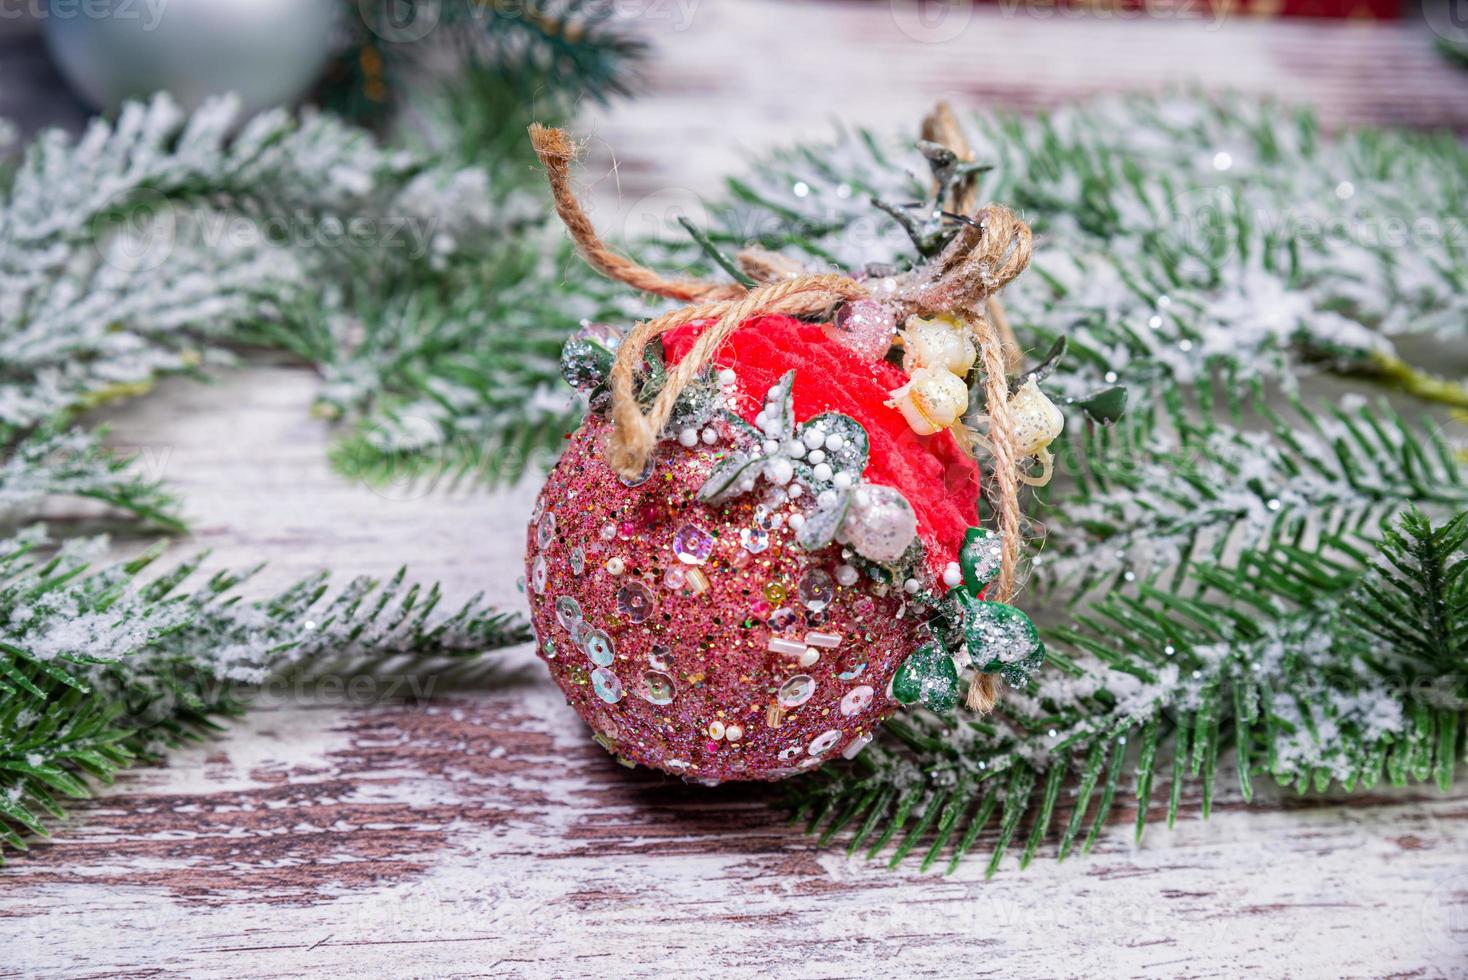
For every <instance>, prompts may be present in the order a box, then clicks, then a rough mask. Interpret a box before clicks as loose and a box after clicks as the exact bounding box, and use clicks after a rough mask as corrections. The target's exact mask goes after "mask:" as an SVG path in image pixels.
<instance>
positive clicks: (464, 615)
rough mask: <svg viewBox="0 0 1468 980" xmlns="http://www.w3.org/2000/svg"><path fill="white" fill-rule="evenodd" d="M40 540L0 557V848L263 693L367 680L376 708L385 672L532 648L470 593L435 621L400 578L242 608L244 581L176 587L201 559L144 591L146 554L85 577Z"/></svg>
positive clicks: (297, 592)
mask: <svg viewBox="0 0 1468 980" xmlns="http://www.w3.org/2000/svg"><path fill="white" fill-rule="evenodd" d="M44 543H45V542H44V539H43V537H42V536H41V535H40V534H39V533H38V532H37V531H34V530H32V531H30V532H28V533H26V534H25V535H23V536H22V537H21V538H18V539H15V540H12V541H9V542H5V543H3V544H0V840H3V841H5V842H7V843H9V844H11V845H13V846H15V847H19V848H24V847H25V846H26V844H25V837H26V835H27V834H44V833H45V823H46V822H47V820H49V819H50V818H57V819H59V818H61V817H62V816H63V815H64V809H63V807H62V806H61V805H60V803H59V800H58V797H72V798H79V797H84V796H86V795H88V782H89V781H90V780H92V779H95V780H100V781H102V782H109V781H110V780H111V779H112V777H113V776H114V775H115V774H116V773H117V772H118V771H119V770H120V769H122V768H124V767H126V766H129V765H134V764H137V763H138V762H140V761H146V760H149V759H153V758H156V757H157V755H158V754H159V753H160V752H162V751H164V750H165V749H167V748H169V747H172V746H175V745H177V744H179V743H181V742H183V741H187V740H190V739H192V738H197V737H199V736H200V735H201V734H204V733H206V732H208V731H211V730H214V729H215V728H217V725H218V722H217V719H219V718H221V717H225V716H229V715H233V714H237V713H238V712H240V711H241V710H243V708H244V707H245V706H246V705H247V704H248V703H249V702H250V701H251V700H252V699H253V698H254V697H255V696H256V695H257V693H258V692H259V691H260V690H261V689H262V686H264V685H271V684H274V683H279V682H282V681H283V680H284V679H289V678H310V679H312V680H313V681H314V682H316V683H318V684H319V683H320V681H321V680H322V679H323V678H330V679H332V680H335V681H339V682H341V683H340V685H338V687H337V688H336V689H340V690H355V689H356V685H352V686H348V685H350V684H351V681H352V680H353V679H354V678H365V679H367V680H369V681H371V682H372V683H371V690H372V692H373V694H374V695H375V696H381V695H382V694H383V693H387V692H391V691H392V690H393V686H390V685H387V684H386V683H385V682H386V681H388V680H391V679H392V676H393V675H392V674H390V673H389V671H396V672H397V673H398V674H399V675H412V676H414V677H416V678H419V679H421V678H424V677H432V676H433V675H434V674H435V673H442V672H444V671H445V670H448V669H450V668H452V667H454V666H455V665H460V664H476V663H479V662H480V660H481V658H482V655H483V654H484V653H486V652H489V651H492V650H498V649H502V648H505V647H508V646H513V645H515V644H519V643H523V642H525V641H527V640H528V639H529V637H530V634H529V631H528V629H527V627H526V625H525V624H524V622H523V621H521V620H520V619H519V618H518V617H515V616H508V615H505V614H503V613H498V612H495V611H494V610H492V609H489V608H487V607H485V606H484V604H483V601H482V598H481V597H478V596H476V597H475V598H473V599H471V600H469V601H468V602H467V603H465V604H464V605H463V606H462V607H460V608H459V609H458V610H456V611H453V612H450V613H442V612H440V611H439V609H438V607H439V604H440V602H441V598H442V597H441V593H440V592H439V590H438V588H437V587H436V586H435V587H432V588H430V589H426V590H425V589H421V588H420V587H419V586H416V585H414V586H410V587H407V586H405V582H404V574H403V573H402V572H399V573H398V574H397V575H396V576H395V577H394V578H393V579H391V580H390V581H388V582H385V583H381V582H376V581H373V580H370V579H357V580H354V581H353V582H351V583H349V584H348V585H347V586H346V587H344V588H343V589H341V590H340V591H338V592H336V593H335V594H334V595H333V594H332V593H331V592H330V591H329V589H328V586H327V581H326V578H325V576H324V575H323V576H317V577H314V578H311V579H307V580H304V581H302V582H299V583H297V584H295V585H293V586H291V587H289V588H287V589H285V590H284V591H282V592H280V593H279V594H277V595H275V596H273V597H270V598H268V599H263V600H257V601H246V600H243V599H241V598H240V597H239V596H238V595H237V589H238V587H239V586H240V584H241V583H242V582H243V581H245V579H246V578H248V576H249V574H251V573H250V572H246V573H242V574H235V573H219V574H216V575H214V576H213V577H211V578H210V579H209V580H208V581H207V582H205V583H204V584H203V585H201V586H199V587H198V588H196V589H195V590H194V591H192V592H184V591H183V590H182V589H183V585H184V583H185V581H186V580H188V579H189V578H190V576H192V575H193V574H194V573H195V572H196V571H197V569H198V567H199V564H200V563H201V561H202V558H203V556H199V557H198V558H195V559H193V560H191V561H188V562H185V563H183V564H181V565H179V566H177V567H175V568H173V569H171V570H168V571H166V572H164V573H162V574H161V575H159V576H158V577H156V578H153V579H152V580H151V581H147V582H144V581H143V580H142V578H141V573H142V572H143V571H144V570H145V569H146V568H148V566H149V565H150V564H151V563H152V562H153V561H154V560H155V559H156V557H157V552H153V553H149V554H148V555H145V556H143V557H142V558H140V559H138V560H136V561H133V562H130V563H127V564H125V565H116V566H111V567H107V568H103V569H101V570H100V571H92V570H91V568H90V565H89V558H90V557H91V556H90V555H88V554H87V553H86V546H85V545H84V544H82V543H69V544H68V545H66V546H64V547H63V549H62V550H61V551H60V552H59V553H58V554H56V555H54V556H52V557H49V558H48V557H45V556H43V555H41V554H40V551H41V546H42V545H43V544H44ZM410 689H411V688H410ZM416 689H417V690H422V684H421V683H420V684H418V685H417V687H416Z"/></svg>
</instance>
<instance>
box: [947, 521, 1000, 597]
mask: <svg viewBox="0 0 1468 980" xmlns="http://www.w3.org/2000/svg"><path fill="white" fill-rule="evenodd" d="M1003 557H1004V555H1003V550H1002V543H1001V540H1000V536H999V534H998V532H995V531H990V530H989V529H988V528H982V527H971V528H969V529H968V531H967V532H966V533H965V534H964V536H963V547H961V548H960V549H959V550H958V567H959V568H961V569H963V587H964V588H965V589H967V590H968V594H969V595H975V596H976V595H978V594H979V593H980V592H982V591H983V590H984V587H985V586H987V585H988V584H989V583H990V582H992V581H994V579H996V578H998V577H999V565H1000V563H1001V562H1002V561H1003Z"/></svg>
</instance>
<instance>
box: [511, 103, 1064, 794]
mask: <svg viewBox="0 0 1468 980" xmlns="http://www.w3.org/2000/svg"><path fill="white" fill-rule="evenodd" d="M531 140H532V142H533V143H534V145H535V148H536V152H537V155H538V156H539V158H540V161H541V163H542V165H544V166H545V168H546V172H547V176H548V178H549V181H550V184H551V190H552V193H553V195H554V196H555V201H556V210H557V212H558V213H559V214H560V215H561V216H562V218H563V220H564V221H565V223H566V226H567V229H568V230H569V231H570V233H571V235H572V237H573V238H574V239H575V241H576V243H577V245H578V246H579V247H580V249H581V251H582V254H583V256H584V257H585V258H586V259H587V261H588V263H590V264H591V265H592V266H593V267H594V268H597V269H598V270H599V271H601V272H603V273H605V274H607V275H608V276H610V277H611V278H613V279H616V280H618V281H621V282H624V283H626V284H627V285H629V286H631V287H634V288H636V289H638V290H640V291H643V292H651V293H655V294H658V295H662V296H666V297H669V298H672V299H678V300H682V301H684V302H687V303H688V304H689V305H686V306H684V307H682V308H681V309H678V310H674V311H671V312H669V313H666V314H661V315H659V316H657V317H655V318H653V319H651V320H647V321H644V322H642V323H639V324H638V325H637V326H636V327H635V328H634V329H633V330H631V331H630V332H628V333H627V334H626V335H625V336H624V335H623V334H622V333H621V332H620V331H617V330H611V329H605V328H596V329H591V328H588V329H585V330H583V331H582V332H581V333H580V334H578V335H577V336H576V337H575V338H573V339H572V341H571V342H570V343H569V344H568V346H567V350H566V352H565V354H564V356H563V359H562V366H563V373H564V374H565V376H566V378H567V380H568V381H569V382H571V384H572V385H573V386H574V387H576V388H578V389H580V390H581V391H582V392H583V394H584V395H585V396H586V399H587V403H588V407H589V409H590V413H589V414H588V415H587V417H586V419H585V421H584V422H583V424H582V425H581V426H580V427H579V428H578V429H577V430H576V431H575V432H573V433H571V434H570V435H569V436H568V437H567V442H566V447H565V451H564V453H563V455H562V456H561V459H560V461H559V463H558V464H557V466H556V468H555V470H554V471H553V472H552V473H551V475H550V477H549V479H548V480H547V483H546V485H545V487H544V489H543V490H542V491H541V494H540V496H539V499H538V500H537V502H536V506H535V513H534V515H533V517H532V521H531V526H530V528H529V530H528V532H527V537H526V543H527V554H526V570H527V574H526V579H527V582H528V584H529V587H528V588H527V590H526V595H527V598H528V599H529V601H530V606H531V613H532V625H533V628H534V631H535V633H536V640H537V643H536V649H537V650H538V651H540V652H541V656H542V657H543V659H544V661H545V663H546V665H547V667H548V668H549V670H550V672H551V675H552V677H553V678H554V679H555V680H556V682H557V683H558V684H559V686H560V687H561V689H562V691H563V692H564V693H565V695H566V698H567V701H568V702H569V703H570V704H571V705H572V706H573V707H574V708H575V709H576V711H577V712H578V713H579V714H580V715H581V717H582V718H583V719H584V720H585V721H586V722H587V724H589V725H590V726H591V727H592V728H593V731H594V739H595V741H597V742H598V743H599V744H601V745H603V746H604V747H606V748H607V749H608V750H610V751H611V752H613V753H614V754H615V755H617V756H618V757H619V758H620V759H621V761H623V762H625V763H627V764H629V765H634V764H644V765H648V766H652V767H655V768H658V769H661V770H663V771H665V772H669V773H673V774H677V775H681V776H683V777H685V778H689V779H694V780H697V781H700V782H705V783H718V782H722V781H724V780H730V779H764V780H769V779H779V778H782V777H785V776H789V775H793V774H795V773H798V772H801V771H803V770H808V769H811V768H813V767H815V766H819V765H821V764H822V763H823V762H824V761H825V760H827V759H831V758H837V757H845V758H851V757H853V756H854V755H855V754H856V753H858V752H860V751H861V750H862V748H863V747H864V746H866V745H867V744H868V743H869V742H870V741H871V740H872V738H873V734H874V731H875V729H876V727H877V725H879V724H880V723H881V722H882V720H883V719H884V718H886V717H887V716H888V715H889V714H891V713H892V712H893V711H895V710H896V709H897V708H898V707H899V706H900V705H901V704H922V705H924V706H926V707H927V708H929V709H931V710H934V711H940V712H944V711H951V710H953V709H954V708H955V707H956V705H957V703H958V702H959V700H960V694H959V686H960V683H959V682H960V671H964V670H969V669H972V670H974V671H976V672H977V673H975V674H974V676H973V678H972V683H971V685H970V687H969V692H968V698H967V703H968V705H969V707H970V708H972V709H974V710H978V711H982V710H986V709H987V707H989V706H992V704H993V703H994V700H995V697H994V685H995V683H996V681H995V678H994V677H993V676H991V675H1002V676H1003V678H1004V679H1005V680H1007V681H1009V682H1010V683H1012V684H1027V683H1028V673H1029V671H1030V670H1032V669H1033V668H1034V667H1035V666H1037V665H1038V663H1039V661H1040V660H1041V659H1043V656H1044V648H1043V646H1042V645H1041V644H1040V643H1039V642H1038V638H1037V636H1036V635H1035V633H1034V629H1033V626H1031V625H1029V621H1028V619H1027V618H1025V617H1024V615H1023V613H1020V612H1019V611H1018V610H1016V609H1013V608H1012V607H1009V606H1006V605H1003V604H1002V603H1000V602H997V601H994V602H991V601H986V597H985V587H984V586H983V585H980V584H978V581H979V579H980V578H981V577H983V576H984V575H985V574H987V572H988V569H987V568H985V567H984V566H985V564H986V559H987V555H985V554H983V553H981V550H980V549H979V546H977V545H975V544H974V540H973V536H972V535H971V533H970V532H971V525H972V524H974V523H975V522H976V519H977V513H976V510H977V502H978V499H979V489H980V488H979V485H978V483H979V480H978V467H977V465H976V462H975V457H974V456H973V455H972V448H973V446H974V445H975V443H976V441H977V440H975V439H973V438H970V436H971V435H972V433H971V432H970V431H969V430H968V427H967V426H964V428H962V429H959V428H958V427H959V426H960V424H961V423H962V420H963V416H964V413H965V412H966V410H967V408H968V402H969V386H970V383H972V382H973V381H974V379H975V378H980V377H981V378H982V380H983V382H984V385H985V395H986V398H987V401H988V404H989V405H991V406H996V410H997V411H999V412H1000V413H1001V415H1004V414H1005V413H1006V412H1007V411H1008V410H1009V409H1010V407H1011V406H1010V403H1009V399H1007V398H1006V397H1005V395H1006V394H1008V392H1007V391H1006V387H1007V386H1008V384H1009V382H1008V381H1007V379H1006V378H1005V373H1006V372H1005V369H1004V366H1003V364H1002V363H1001V361H1002V355H1001V347H1000V344H1001V341H1000V339H999V337H998V335H997V333H996V330H995V328H994V327H993V325H992V324H991V323H990V321H989V319H988V318H987V314H986V313H983V314H981V313H980V312H979V311H980V310H987V311H991V312H994V315H995V316H996V317H1002V311H999V309H998V307H997V297H995V296H994V295H993V294H994V293H995V292H996V291H997V290H998V289H1000V288H1002V287H1003V286H1004V284H1005V283H1007V282H1008V281H1010V280H1011V279H1012V278H1013V277H1014V276H1015V275H1017V274H1018V273H1019V272H1020V271H1021V270H1022V269H1023V268H1024V266H1025V264H1026V263H1027V261H1028V258H1029V254H1030V247H1031V236H1030V231H1029V228H1028V227H1027V226H1025V225H1024V223H1023V222H1021V221H1019V220H1018V219H1017V218H1016V217H1015V216H1014V215H1013V213H1012V212H1010V211H1008V210H1007V209H1005V208H1003V207H1000V206H990V207H987V208H984V209H982V210H980V211H977V212H975V213H974V214H973V216H971V217H970V216H969V215H968V214H967V212H969V211H970V210H971V208H970V207H969V206H967V205H961V206H959V208H958V210H959V211H961V212H964V213H963V214H961V215H958V216H954V215H950V214H949V213H948V212H947V211H945V210H941V209H940V208H939V201H938V200H937V196H935V198H934V200H933V201H931V202H928V203H927V204H925V205H923V207H924V208H925V209H926V213H927V214H928V215H930V216H931V220H928V221H925V222H924V223H923V225H922V231H921V236H919V235H918V234H917V233H916V232H914V240H915V241H916V242H917V243H918V245H919V249H920V251H921V252H922V254H923V255H924V256H925V257H926V258H925V259H924V260H923V261H922V262H920V263H919V264H917V265H915V266H914V267H912V268H910V269H905V270H902V271H899V272H894V273H892V274H891V275H890V276H889V277H887V278H886V279H873V278H870V277H863V278H860V279H858V278H853V277H852V276H850V275H846V274H843V273H840V272H827V273H821V274H811V275H805V274H802V272H801V271H800V270H795V271H793V272H779V273H777V274H773V275H766V274H762V273H760V272H759V271H758V270H759V269H764V270H765V271H766V272H768V271H770V270H772V269H774V268H775V266H776V264H775V263H770V262H768V261H755V262H754V264H753V265H750V264H749V262H750V261H751V260H750V257H749V250H746V251H745V252H741V253H740V254H739V255H738V256H737V257H736V258H735V262H736V263H737V266H738V268H739V270H740V272H739V278H740V280H741V282H740V283H738V284H734V283H727V282H699V281H696V280H671V279H667V278H665V277H664V276H662V275H661V274H659V273H658V272H656V271H655V270H652V269H649V268H646V267H644V266H641V265H639V264H638V263H636V262H634V261H633V260H631V259H628V258H627V257H626V256H623V255H618V254H616V253H615V252H613V251H612V250H610V249H608V248H607V246H606V245H605V243H603V242H602V241H601V240H600V239H599V238H598V237H597V236H596V234H595V232H594V230H593V229H592V226H591V222H590V220H589V218H588V217H587V215H586V214H585V211H584V210H583V209H582V208H581V206H580V204H579V203H578V202H577V201H576V200H575V196H574V194H573V193H572V191H571V190H570V180H569V177H570V174H569V165H570V162H571V161H572V159H573V158H574V156H575V151H574V146H573V144H572V143H571V141H570V140H569V139H568V138H567V136H566V134H564V133H562V132H559V131H556V130H548V129H546V128H544V127H541V126H532V127H531ZM934 175H935V177H938V178H939V190H940V194H941V192H942V189H943V187H944V186H945V185H944V184H943V180H944V178H943V177H942V175H941V174H940V173H939V171H938V170H937V169H936V168H935V172H934ZM806 190H808V189H807V188H805V186H804V184H797V185H796V187H795V192H796V193H797V194H798V195H802V196H803V195H804V194H805V193H806ZM940 218H942V219H943V220H939V219H940ZM949 218H952V219H953V221H952V225H951V227H947V226H945V222H946V221H947V220H948V219H949ZM916 227H917V225H916V224H915V223H914V224H913V225H912V227H910V228H909V230H910V231H913V230H914V229H915V228H916ZM919 239H920V240H919ZM756 258H758V257H756ZM720 265H722V266H724V267H725V269H726V271H732V270H733V269H734V268H735V267H736V266H734V265H730V264H729V263H728V262H724V261H721V262H720ZM833 308H835V309H836V310H837V311H838V312H837V313H836V315H835V317H834V319H833V322H830V323H820V322H812V321H813V320H814V319H815V318H817V317H821V316H824V315H826V314H827V312H828V311H830V310H832V309H833ZM945 311H946V312H945ZM960 311H966V312H960ZM899 316H901V317H907V318H908V319H907V320H906V321H905V324H904V326H905V330H904V332H903V334H902V336H901V343H902V353H903V358H902V359H903V361H904V362H905V363H904V368H899V367H898V366H897V365H896V364H894V363H893V360H892V357H891V354H892V345H893V343H894V342H895V341H896V340H897V339H898V337H897V333H896V329H895V327H896V324H897V322H898V318H899ZM965 317H970V319H965ZM1001 322H1002V321H1001ZM976 344H977V345H979V346H977V347H976ZM976 355H981V356H982V359H983V362H984V367H983V371H982V374H981V375H975V374H974V371H973V369H974V366H975V364H976V362H977V357H976ZM1042 367H1043V365H1042ZM971 375H972V376H973V377H970V376H971ZM1033 377H1034V378H1039V377H1042V372H1041V370H1040V369H1036V372H1035V373H1033ZM1024 397H1027V398H1028V397H1031V396H1030V395H1029V394H1028V393H1027V394H1026V395H1025V396H1024ZM1014 407H1015V408H1017V409H1020V410H1021V411H1023V409H1024V405H1023V403H1021V404H1020V405H1016V406H1014ZM1040 407H1043V406H1040ZM1035 418H1036V419H1037V420H1038V422H1039V423H1040V426H1041V428H1042V429H1045V430H1047V431H1048V429H1051V428H1054V426H1053V424H1051V420H1050V419H1049V418H1048V417H1042V416H1039V415H1036V416H1035ZM1023 423H1024V419H1021V420H1020V427H1021V428H1022V429H1023V427H1024V425H1023ZM950 430H954V431H950ZM998 431H999V434H1000V436H1001V437H1002V438H1003V439H1005V440H1006V443H1007V444H1006V446H1005V447H1003V448H1005V449H1012V448H1013V447H1012V441H1013V440H1012V438H1011V435H1012V433H1011V432H1010V430H1009V427H1008V426H1007V425H1004V424H1001V425H1000V426H999V427H998ZM1037 431H1038V430H1037ZM1040 434H1041V435H1043V434H1044V433H1040ZM1000 455H1002V456H1003V458H1005V459H1006V460H1012V459H1013V454H1012V453H1011V454H1000ZM1015 487H1016V481H1015V480H1014V479H1011V478H1010V475H1009V473H1008V472H1007V471H1006V472H1001V473H1000V479H999V481H998V483H997V484H996V488H997V492H996V495H995V496H996V498H997V505H998V506H997V509H998V513H999V517H1000V520H1001V526H1002V527H1003V528H1004V529H1005V533H1006V537H1005V538H1004V539H1003V542H1002V543H1003V544H1004V546H1005V547H1004V548H1003V551H1002V555H1001V558H1002V575H1001V576H1000V577H999V578H998V579H997V580H996V581H997V583H998V585H997V588H996V590H995V591H996V595H995V596H993V597H992V598H995V599H1000V598H1008V597H1009V596H1010V595H1011V594H1012V586H1013V577H1014V567H1015V561H1016V554H1017V547H1016V546H1017V542H1018V529H1017V527H1016V515H1017V514H1018V507H1019V504H1018V500H1017V496H1016V489H1015ZM966 541H967V542H968V543H969V545H970V546H971V547H970V548H969V549H968V553H965V548H964V544H965V542H966ZM588 549H589V550H590V551H592V552H594V553H595V557H594V559H592V560H590V561H588V560H587V555H586V553H585V551H586V550H588ZM975 593H978V594H977V595H976V594H975Z"/></svg>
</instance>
